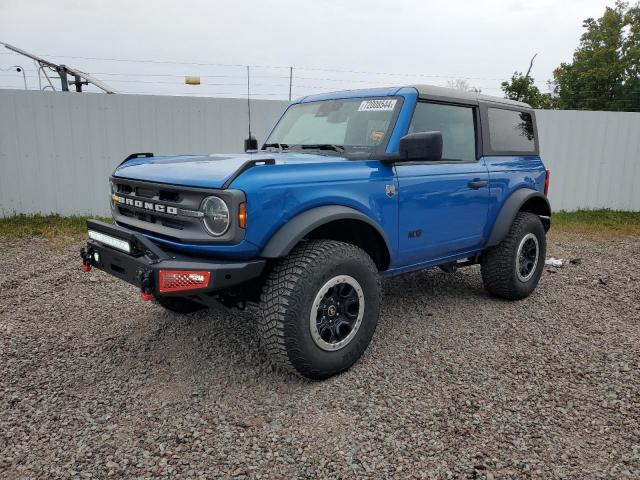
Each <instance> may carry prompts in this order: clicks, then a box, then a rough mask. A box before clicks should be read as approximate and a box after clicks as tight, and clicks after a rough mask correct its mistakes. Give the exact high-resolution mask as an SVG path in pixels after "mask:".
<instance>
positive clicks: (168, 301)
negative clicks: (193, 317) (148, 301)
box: [155, 296, 206, 313]
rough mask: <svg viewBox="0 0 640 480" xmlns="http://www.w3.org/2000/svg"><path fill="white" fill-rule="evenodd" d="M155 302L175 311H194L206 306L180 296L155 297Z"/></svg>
mask: <svg viewBox="0 0 640 480" xmlns="http://www.w3.org/2000/svg"><path fill="white" fill-rule="evenodd" d="M155 299H156V302H158V303H159V304H160V305H162V306H163V307H164V308H166V309H167V310H170V311H172V312H175V313H194V312H197V311H198V310H202V309H204V308H206V307H205V306H204V305H201V304H199V303H198V302H194V301H193V300H189V299H188V298H182V297H162V296H157V297H155Z"/></svg>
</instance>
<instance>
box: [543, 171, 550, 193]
mask: <svg viewBox="0 0 640 480" xmlns="http://www.w3.org/2000/svg"><path fill="white" fill-rule="evenodd" d="M549 175H551V171H550V170H547V171H546V173H545V175H544V196H545V197H546V196H547V194H548V193H549Z"/></svg>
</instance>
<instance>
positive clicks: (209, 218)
mask: <svg viewBox="0 0 640 480" xmlns="http://www.w3.org/2000/svg"><path fill="white" fill-rule="evenodd" d="M200 210H201V211H202V213H204V217H203V218H202V222H203V223H204V226H205V228H206V229H207V230H208V231H209V233H210V234H211V235H213V236H215V237H219V236H220V235H222V234H223V233H224V232H226V231H227V229H228V228H229V207H227V204H226V203H225V202H224V200H222V199H221V198H219V197H207V198H205V199H204V201H203V202H202V206H201V207H200Z"/></svg>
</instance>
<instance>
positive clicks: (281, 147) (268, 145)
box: [263, 143, 289, 152]
mask: <svg viewBox="0 0 640 480" xmlns="http://www.w3.org/2000/svg"><path fill="white" fill-rule="evenodd" d="M263 147H264V148H277V149H278V150H280V151H281V152H284V151H285V150H288V149H289V145H287V144H286V143H265V144H264V145H263Z"/></svg>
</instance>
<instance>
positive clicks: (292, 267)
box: [258, 240, 380, 380]
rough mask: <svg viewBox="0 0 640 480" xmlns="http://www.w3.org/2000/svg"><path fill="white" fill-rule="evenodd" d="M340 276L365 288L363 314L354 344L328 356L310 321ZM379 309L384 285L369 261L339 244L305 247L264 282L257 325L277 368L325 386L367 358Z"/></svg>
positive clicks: (323, 242) (297, 249)
mask: <svg viewBox="0 0 640 480" xmlns="http://www.w3.org/2000/svg"><path fill="white" fill-rule="evenodd" d="M341 275H348V276H350V277H352V278H353V279H355V280H356V281H357V282H358V283H359V285H360V286H361V287H362V293H363V295H364V302H363V305H364V311H363V312H364V313H363V316H362V321H361V323H360V325H359V328H358V329H357V330H356V332H355V334H354V336H353V338H352V339H351V341H350V342H349V343H347V344H346V345H345V346H343V347H342V348H340V349H339V350H336V351H326V350H324V349H322V348H320V347H319V346H318V344H317V343H316V341H315V340H314V339H313V337H312V333H311V327H310V315H311V310H312V307H313V303H314V299H315V298H316V295H319V292H320V291H321V289H322V287H323V286H324V285H325V284H326V282H328V281H329V280H330V279H333V278H335V277H337V276H341ZM379 308H380V281H379V277H378V271H377V269H376V266H375V264H374V262H373V260H372V259H371V257H370V256H369V255H367V254H366V253H365V252H364V251H363V250H362V249H360V248H358V247H356V246H354V245H351V244H348V243H343V242H337V241H334V240H312V241H309V242H303V243H301V244H300V245H298V246H296V247H295V248H294V249H293V250H292V251H291V253H290V254H289V255H288V256H287V257H285V258H283V259H281V260H280V261H279V262H278V263H277V264H276V265H275V266H274V268H273V269H272V270H271V271H270V272H269V274H268V275H267V278H266V280H265V284H264V287H263V292H262V296H261V302H260V316H259V322H258V323H259V325H258V327H259V332H260V337H261V339H262V345H263V347H264V349H265V350H266V352H267V353H268V354H269V355H270V357H271V358H272V360H273V361H274V363H275V364H276V365H278V366H280V367H284V368H285V369H287V370H290V371H292V372H294V373H296V374H297V375H300V376H302V377H306V378H309V379H313V380H322V379H325V378H328V377H331V376H333V375H336V374H337V373H340V372H343V371H345V370H347V369H348V368H349V367H351V366H352V365H353V364H354V363H355V362H356V361H357V360H358V359H359V358H360V357H361V356H362V354H363V353H364V351H365V350H366V348H367V346H368V345H369V342H370V341H371V337H372V336H373V333H374V331H375V329H376V325H377V323H378V315H379Z"/></svg>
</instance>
